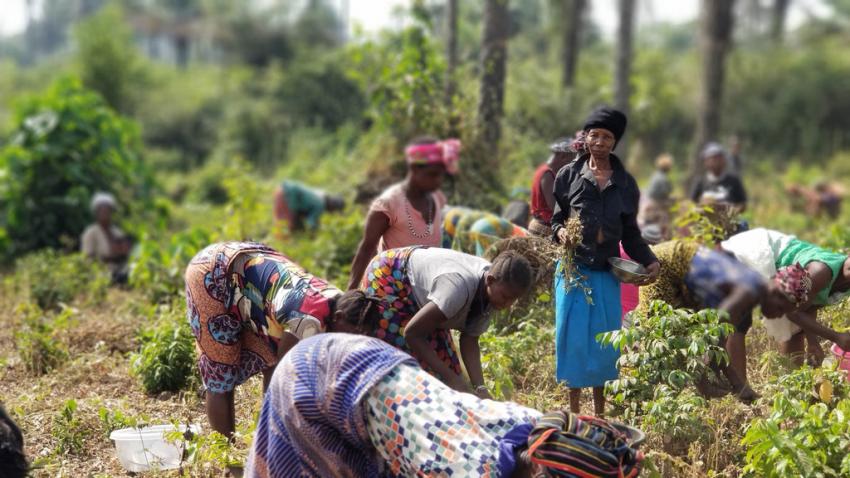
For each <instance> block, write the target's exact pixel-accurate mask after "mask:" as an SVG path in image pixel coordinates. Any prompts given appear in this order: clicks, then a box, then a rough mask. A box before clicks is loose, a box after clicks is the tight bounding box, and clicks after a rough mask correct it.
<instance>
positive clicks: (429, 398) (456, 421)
mask: <svg viewBox="0 0 850 478" xmlns="http://www.w3.org/2000/svg"><path fill="white" fill-rule="evenodd" d="M364 403H365V408H366V413H367V417H368V419H367V425H366V426H367V429H368V431H369V437H370V438H371V439H372V445H373V446H374V448H375V449H376V450H377V452H378V454H379V455H380V456H381V458H382V460H383V462H384V463H385V467H386V472H387V474H388V475H390V476H393V477H400V478H401V477H409V476H435V477H437V476H439V477H443V476H446V477H448V476H469V477H472V476H474V477H479V478H501V477H506V476H510V474H511V472H512V471H513V469H514V467H515V465H516V462H515V453H514V452H515V449H516V446H517V445H524V444H525V443H526V442H527V440H528V433H529V431H531V427H532V426H533V424H534V421H535V420H536V418H537V417H539V416H540V412H538V411H537V410H532V409H530V408H526V407H523V406H522V405H518V404H516V403H512V402H499V401H495V400H482V399H480V398H478V397H476V396H475V395H472V394H469V393H459V392H457V391H455V390H452V389H451V388H449V387H448V386H446V385H444V384H443V383H442V382H440V381H439V380H437V379H436V378H434V377H433V376H432V375H429V374H428V373H427V372H425V371H423V370H422V369H421V368H419V367H416V366H408V365H401V366H399V367H397V368H396V369H395V370H393V371H392V372H391V373H390V374H388V375H387V376H386V377H384V379H383V380H381V381H380V382H378V383H377V384H376V385H375V386H374V387H373V388H372V390H371V391H370V392H369V394H368V396H367V398H366V400H365V401H364ZM516 430H520V431H519V432H517V431H516ZM522 431H525V435H522ZM511 432H514V433H513V434H511ZM503 451H504V452H505V453H504V455H503V453H502V452H503Z"/></svg>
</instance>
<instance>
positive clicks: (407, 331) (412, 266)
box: [363, 247, 533, 397]
mask: <svg viewBox="0 0 850 478" xmlns="http://www.w3.org/2000/svg"><path fill="white" fill-rule="evenodd" d="M532 280H533V273H532V270H531V266H530V265H529V263H528V261H527V260H526V259H525V258H524V257H522V256H520V255H519V254H516V253H514V252H512V251H506V252H503V253H502V254H500V255H499V256H497V257H496V259H494V260H493V263H492V264H491V263H490V262H488V261H486V260H484V259H482V258H480V257H476V256H473V255H469V254H464V253H462V252H457V251H453V250H450V249H443V248H437V247H429V248H426V247H405V248H401V249H390V250H387V251H384V252H382V253H381V254H379V255H378V256H376V257H375V258H374V259H372V263H371V264H370V265H369V269H368V270H367V272H366V276H365V277H364V278H363V289H364V291H365V293H366V295H367V296H369V297H376V298H378V299H379V300H380V307H379V308H380V310H381V320H380V323H379V326H378V328H377V330H376V331H375V333H374V335H375V336H376V337H378V338H380V339H383V340H384V341H386V342H387V343H389V344H391V345H393V346H395V347H398V348H400V349H402V350H404V351H406V352H409V353H410V354H412V355H413V356H414V357H416V358H417V359H419V363H420V364H421V365H422V367H423V368H424V369H425V370H427V371H430V372H433V373H434V374H435V375H437V376H439V377H440V378H441V379H442V380H443V382H445V383H446V385H448V386H450V387H452V388H453V389H455V390H459V391H462V392H472V391H473V390H474V391H475V392H476V393H477V394H478V395H479V396H483V397H489V393H488V392H487V388H486V387H485V386H484V374H483V372H482V370H481V349H480V348H479V345H478V337H479V336H481V334H483V333H484V332H485V331H486V330H487V327H489V325H490V312H491V311H492V310H494V309H504V308H507V307H510V306H511V305H512V304H513V303H514V302H515V301H516V300H517V299H518V298H520V297H522V296H523V295H525V294H526V293H527V292H528V291H529V289H530V288H531V285H532ZM451 330H459V331H460V352H461V355H462V356H463V361H464V365H466V371H467V373H469V379H470V380H471V382H472V388H470V387H469V385H468V384H467V383H466V380H464V378H463V376H462V375H461V368H460V361H459V360H458V357H457V353H456V351H455V350H454V345H453V341H452V336H451V333H450V331H451Z"/></svg>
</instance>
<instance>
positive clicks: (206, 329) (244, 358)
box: [186, 242, 283, 393]
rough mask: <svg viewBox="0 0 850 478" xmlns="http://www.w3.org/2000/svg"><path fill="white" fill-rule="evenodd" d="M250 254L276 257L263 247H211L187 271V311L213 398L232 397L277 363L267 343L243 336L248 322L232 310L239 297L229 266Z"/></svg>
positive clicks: (240, 244) (257, 337) (256, 336)
mask: <svg viewBox="0 0 850 478" xmlns="http://www.w3.org/2000/svg"><path fill="white" fill-rule="evenodd" d="M247 252H262V253H265V254H269V255H275V256H276V255H278V253H277V252H276V251H275V250H274V249H272V248H270V247H268V246H265V245H263V244H259V243H245V242H227V243H220V244H212V245H210V246H208V247H206V248H205V249H203V250H202V251H201V252H199V253H198V254H197V255H196V256H195V257H194V258H193V259H192V260H191V261H190V262H189V266H188V267H187V268H186V309H187V316H188V319H189V325H190V326H191V327H192V333H193V334H194V335H195V340H196V346H197V350H198V368H199V369H200V372H201V379H202V380H203V382H204V385H205V386H206V388H207V390H209V391H210V392H213V393H225V392H229V391H232V390H233V389H234V387H236V385H239V384H241V383H242V382H244V381H245V380H247V379H248V378H249V377H251V376H253V375H256V374H257V373H259V372H261V371H263V370H265V369H267V368H269V367H271V366H273V365H275V363H277V356H276V353H275V351H274V349H273V348H272V347H271V345H270V344H269V341H268V340H266V339H265V338H263V337H262V336H261V335H260V334H258V333H256V332H254V333H245V330H244V329H246V328H247V331H249V332H250V331H252V329H253V327H250V326H249V325H248V324H246V320H250V317H243V316H242V314H240V313H239V310H238V308H237V307H231V306H230V304H233V302H234V295H235V288H234V286H233V282H232V279H231V278H230V277H229V275H230V273H229V269H230V264H231V262H232V261H233V260H234V259H235V258H236V256H237V255H239V254H241V253H247ZM280 257H283V256H280Z"/></svg>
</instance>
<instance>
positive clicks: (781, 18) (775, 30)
mask: <svg viewBox="0 0 850 478" xmlns="http://www.w3.org/2000/svg"><path fill="white" fill-rule="evenodd" d="M790 3H791V0H774V1H773V10H772V11H771V15H770V38H771V39H772V40H773V41H775V42H781V41H782V37H783V35H784V34H785V17H786V15H787V14H788V5H789V4H790Z"/></svg>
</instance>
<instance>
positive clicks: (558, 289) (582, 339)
mask: <svg viewBox="0 0 850 478" xmlns="http://www.w3.org/2000/svg"><path fill="white" fill-rule="evenodd" d="M558 267H560V263H559V264H558ZM579 272H580V273H581V274H582V275H583V276H584V277H586V285H587V286H588V287H589V288H590V296H591V297H592V300H593V303H592V304H589V303H588V302H587V299H586V298H585V293H584V290H582V288H581V287H573V288H572V289H570V291H569V292H566V291H564V278H563V275H562V274H560V273H556V274H555V358H556V370H555V376H556V377H557V379H558V381H560V382H566V384H567V386H569V387H570V388H584V387H601V386H603V385H605V382H606V381H608V380H615V379H616V378H617V377H618V372H617V359H618V358H619V357H620V352H619V351H618V350H616V349H615V348H614V347H612V346H610V345H607V346H602V345H601V344H600V343H599V342H597V341H596V335H597V334H600V333H602V332H608V331H611V330H619V329H620V324H621V319H622V309H621V307H620V283H619V282H618V281H617V279H616V278H615V277H614V274H612V273H611V272H608V271H599V270H593V269H589V268H587V267H585V266H582V265H579Z"/></svg>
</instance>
